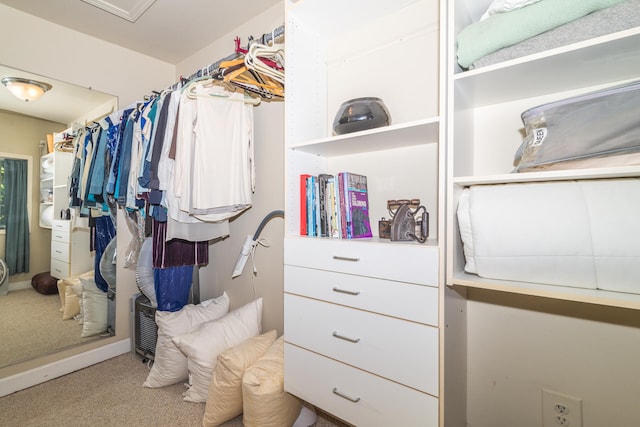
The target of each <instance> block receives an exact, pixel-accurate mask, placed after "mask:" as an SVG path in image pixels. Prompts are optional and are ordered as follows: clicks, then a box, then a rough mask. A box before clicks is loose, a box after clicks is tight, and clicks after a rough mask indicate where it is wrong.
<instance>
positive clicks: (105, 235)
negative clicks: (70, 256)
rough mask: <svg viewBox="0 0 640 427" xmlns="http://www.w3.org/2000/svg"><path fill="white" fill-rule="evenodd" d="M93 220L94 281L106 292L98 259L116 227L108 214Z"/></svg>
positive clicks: (107, 285)
mask: <svg viewBox="0 0 640 427" xmlns="http://www.w3.org/2000/svg"><path fill="white" fill-rule="evenodd" d="M95 221H96V222H95V224H96V226H95V243H94V245H95V251H96V256H95V264H94V270H95V281H96V286H97V287H98V289H100V290H101V291H103V292H107V290H108V289H109V284H108V283H107V281H106V280H105V279H104V277H102V273H100V260H101V259H102V254H103V253H104V251H105V249H106V248H107V245H109V243H110V242H111V240H112V239H113V238H114V237H115V236H116V228H115V227H114V225H113V221H111V217H110V216H99V217H96V218H95Z"/></svg>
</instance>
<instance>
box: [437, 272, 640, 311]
mask: <svg viewBox="0 0 640 427" xmlns="http://www.w3.org/2000/svg"><path fill="white" fill-rule="evenodd" d="M448 285H449V286H451V285H457V286H464V287H468V288H478V289H487V290H492V291H499V292H509V293H513V294H521V295H531V296H536V297H543V298H554V299H561V300H566V301H575V302H581V303H588V304H598V305H607V306H612V307H620V308H629V309H633V310H640V295H638V294H629V293H625V292H613V291H605V290H602V289H583V288H573V287H569V286H555V285H543V284H539V283H525V282H511V281H505V280H496V279H484V278H482V277H479V276H476V275H473V274H467V273H455V274H454V276H453V280H452V281H451V283H449V284H448Z"/></svg>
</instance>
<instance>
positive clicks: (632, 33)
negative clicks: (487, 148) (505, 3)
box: [454, 27, 640, 107]
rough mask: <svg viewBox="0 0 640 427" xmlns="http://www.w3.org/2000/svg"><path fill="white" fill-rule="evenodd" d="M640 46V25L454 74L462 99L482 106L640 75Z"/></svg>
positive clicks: (470, 103) (467, 102)
mask: <svg viewBox="0 0 640 427" xmlns="http://www.w3.org/2000/svg"><path fill="white" fill-rule="evenodd" d="M638 45H640V27H638V28H633V29H630V30H625V31H620V32H617V33H613V34H609V35H606V36H602V37H598V38H595V39H591V40H587V41H584V42H579V43H574V44H571V45H568V46H563V47H559V48H556V49H551V50H548V51H545V52H541V53H537V54H533V55H528V56H525V57H521V58H517V59H513V60H509V61H505V62H502V63H500V64H495V65H491V66H486V67H481V68H478V69H475V70H469V71H464V72H459V73H457V74H456V75H455V76H454V82H455V85H456V97H459V98H460V99H459V100H457V102H462V103H463V104H467V105H469V106H470V107H471V106H473V107H481V106H486V105H493V104H498V103H502V102H507V101H511V100H513V99H519V98H530V97H533V96H540V95H546V94H551V93H556V92H564V91H567V90H571V89H578V88H583V87H587V86H596V85H602V84H607V83H609V82H611V81H621V80H627V79H636V78H638V75H640V51H638ZM611 64H616V65H615V66H612V65H611ZM532 76H535V77H533V78H532Z"/></svg>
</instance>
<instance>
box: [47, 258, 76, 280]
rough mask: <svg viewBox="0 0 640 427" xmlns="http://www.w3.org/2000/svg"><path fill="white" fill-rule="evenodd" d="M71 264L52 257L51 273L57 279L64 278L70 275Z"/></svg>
mask: <svg viewBox="0 0 640 427" xmlns="http://www.w3.org/2000/svg"><path fill="white" fill-rule="evenodd" d="M70 271H71V264H69V263H68V262H64V261H60V260H59V259H55V258H51V273H50V274H51V275H52V276H53V277H55V278H57V279H64V278H67V277H69V276H70V273H69V272H70Z"/></svg>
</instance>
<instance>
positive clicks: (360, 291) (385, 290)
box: [284, 265, 438, 326]
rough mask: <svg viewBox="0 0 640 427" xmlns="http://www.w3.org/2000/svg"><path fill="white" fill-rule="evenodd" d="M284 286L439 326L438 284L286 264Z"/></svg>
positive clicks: (332, 300) (305, 294) (358, 306)
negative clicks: (409, 281)
mask: <svg viewBox="0 0 640 427" xmlns="http://www.w3.org/2000/svg"><path fill="white" fill-rule="evenodd" d="M284 290H285V292H290V293H293V294H298V295H304V296H309V297H311V298H316V299H321V300H325V301H330V302H335V303H337V304H342V305H347V306H349V307H356V308H360V309H363V310H368V311H373V312H376V313H381V314H385V315H388V316H394V317H399V318H401V319H407V320H412V321H414V322H420V323H425V324H427V325H434V326H438V288H433V287H430V286H422V285H416V284H412V283H405V282H393V281H389V280H382V279H376V278H371V277H363V276H354V275H351V274H342V273H334V272H331V271H325V270H313V269H309V268H303V267H296V266H290V265H285V266H284Z"/></svg>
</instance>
